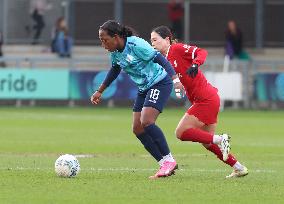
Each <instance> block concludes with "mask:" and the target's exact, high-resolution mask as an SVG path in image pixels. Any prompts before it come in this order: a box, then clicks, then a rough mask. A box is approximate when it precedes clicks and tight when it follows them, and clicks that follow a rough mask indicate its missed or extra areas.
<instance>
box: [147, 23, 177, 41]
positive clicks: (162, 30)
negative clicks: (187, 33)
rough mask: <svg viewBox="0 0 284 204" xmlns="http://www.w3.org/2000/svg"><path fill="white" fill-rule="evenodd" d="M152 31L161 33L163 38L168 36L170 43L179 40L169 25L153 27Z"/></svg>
mask: <svg viewBox="0 0 284 204" xmlns="http://www.w3.org/2000/svg"><path fill="white" fill-rule="evenodd" d="M152 32H155V33H157V34H159V35H160V36H161V37H162V38H163V39H166V38H167V37H168V38H169V40H170V44H174V43H177V42H178V41H177V39H174V36H173V34H172V32H171V30H170V29H169V27H167V26H163V25H162V26H158V27H156V28H153V29H152Z"/></svg>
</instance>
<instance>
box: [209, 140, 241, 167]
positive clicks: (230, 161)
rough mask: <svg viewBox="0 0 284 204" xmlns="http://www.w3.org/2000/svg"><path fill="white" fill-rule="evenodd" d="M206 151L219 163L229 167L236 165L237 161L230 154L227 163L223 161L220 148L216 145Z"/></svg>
mask: <svg viewBox="0 0 284 204" xmlns="http://www.w3.org/2000/svg"><path fill="white" fill-rule="evenodd" d="M206 149H208V150H209V151H211V152H213V153H214V154H215V155H216V156H217V157H218V158H219V159H220V160H221V161H223V162H224V163H226V164H228V165H230V166H231V167H232V166H234V164H235V163H237V161H238V160H237V159H236V158H235V157H234V156H233V155H232V154H229V156H228V159H227V161H224V160H223V154H222V152H221V150H220V148H219V147H218V145H216V144H211V145H210V146H209V147H208V148H206Z"/></svg>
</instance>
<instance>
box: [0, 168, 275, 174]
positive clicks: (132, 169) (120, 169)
mask: <svg viewBox="0 0 284 204" xmlns="http://www.w3.org/2000/svg"><path fill="white" fill-rule="evenodd" d="M0 170H10V171H13V170H14V171H25V170H39V171H40V170H53V168H50V167H47V168H39V167H35V168H31V167H13V168H12V167H0ZM155 170H157V169H154V168H142V169H137V168H125V167H123V168H82V169H81V171H91V172H95V171H97V172H144V171H155ZM178 171H188V172H227V171H228V170H226V169H179V170H178ZM249 172H251V173H271V174H274V173H277V171H276V170H272V169H252V170H249Z"/></svg>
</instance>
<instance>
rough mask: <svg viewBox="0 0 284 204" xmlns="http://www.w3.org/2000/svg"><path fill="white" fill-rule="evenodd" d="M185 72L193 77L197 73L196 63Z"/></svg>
mask: <svg viewBox="0 0 284 204" xmlns="http://www.w3.org/2000/svg"><path fill="white" fill-rule="evenodd" d="M186 74H187V75H188V76H190V77H191V78H195V77H196V75H197V74H198V65H197V64H193V65H192V66H191V67H190V68H188V69H187V70H186Z"/></svg>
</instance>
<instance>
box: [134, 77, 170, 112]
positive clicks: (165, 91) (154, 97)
mask: <svg viewBox="0 0 284 204" xmlns="http://www.w3.org/2000/svg"><path fill="white" fill-rule="evenodd" d="M172 88H173V82H172V79H171V78H170V76H169V75H167V76H166V77H165V78H164V79H162V80H161V81H159V82H158V83H157V84H155V85H153V86H152V87H150V88H149V89H147V90H145V91H143V92H140V91H138V93H137V97H136V100H135V103H134V106H133V112H141V111H142V108H143V107H153V108H155V109H157V110H158V111H160V112H162V111H163V108H164V106H165V104H166V103H167V101H168V99H169V97H170V94H171V92H172Z"/></svg>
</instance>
